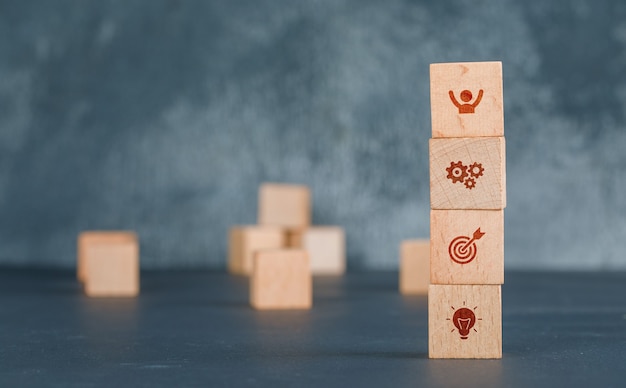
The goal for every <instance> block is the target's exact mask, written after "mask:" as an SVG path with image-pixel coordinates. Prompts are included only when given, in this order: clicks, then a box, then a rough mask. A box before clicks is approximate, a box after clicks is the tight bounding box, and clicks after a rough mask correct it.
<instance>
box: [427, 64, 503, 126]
mask: <svg viewBox="0 0 626 388" xmlns="http://www.w3.org/2000/svg"><path fill="white" fill-rule="evenodd" d="M430 105H431V119H432V130H433V135H432V136H433V138H440V137H485V136H491V137H499V136H504V109H503V106H504V105H503V98H502V62H462V63H434V64H431V65H430Z"/></svg>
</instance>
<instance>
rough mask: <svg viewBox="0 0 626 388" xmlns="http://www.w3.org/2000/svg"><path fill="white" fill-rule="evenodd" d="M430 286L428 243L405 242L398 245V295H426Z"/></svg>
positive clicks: (427, 241)
mask: <svg viewBox="0 0 626 388" xmlns="http://www.w3.org/2000/svg"><path fill="white" fill-rule="evenodd" d="M429 284H430V241H429V240H405V241H402V244H400V274H399V286H400V293H401V294H405V295H411V294H413V295H427V294H428V286H429Z"/></svg>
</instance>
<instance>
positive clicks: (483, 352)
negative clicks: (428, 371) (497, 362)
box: [428, 284, 502, 358]
mask: <svg viewBox="0 0 626 388" xmlns="http://www.w3.org/2000/svg"><path fill="white" fill-rule="evenodd" d="M501 299H502V298H501V286H499V285H435V284H433V285H430V287H429V289H428V332H429V340H428V356H429V357H430V358H502V302H501Z"/></svg>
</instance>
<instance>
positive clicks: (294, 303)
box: [228, 183, 346, 309]
mask: <svg viewBox="0 0 626 388" xmlns="http://www.w3.org/2000/svg"><path fill="white" fill-rule="evenodd" d="M310 197H311V195H310V190H309V188H308V187H306V186H301V185H290V184H277V183H265V184H263V185H261V187H260V189H259V217H258V225H248V226H237V227H233V228H231V230H230V237H229V258H228V269H229V271H230V272H231V273H233V274H237V275H249V276H250V303H251V305H252V307H254V308H257V309H290V308H310V307H311V303H312V282H311V275H339V274H343V273H344V271H345V267H346V258H345V234H344V231H343V229H342V228H340V227H337V226H312V225H311V199H310Z"/></svg>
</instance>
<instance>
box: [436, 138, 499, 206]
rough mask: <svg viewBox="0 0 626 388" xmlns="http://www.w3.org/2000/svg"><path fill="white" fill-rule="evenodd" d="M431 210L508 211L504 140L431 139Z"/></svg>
mask: <svg viewBox="0 0 626 388" xmlns="http://www.w3.org/2000/svg"><path fill="white" fill-rule="evenodd" d="M429 152H430V206H431V209H488V210H492V209H504V208H505V207H506V154H505V140H504V138H503V137H485V138H460V139H430V141H429Z"/></svg>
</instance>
